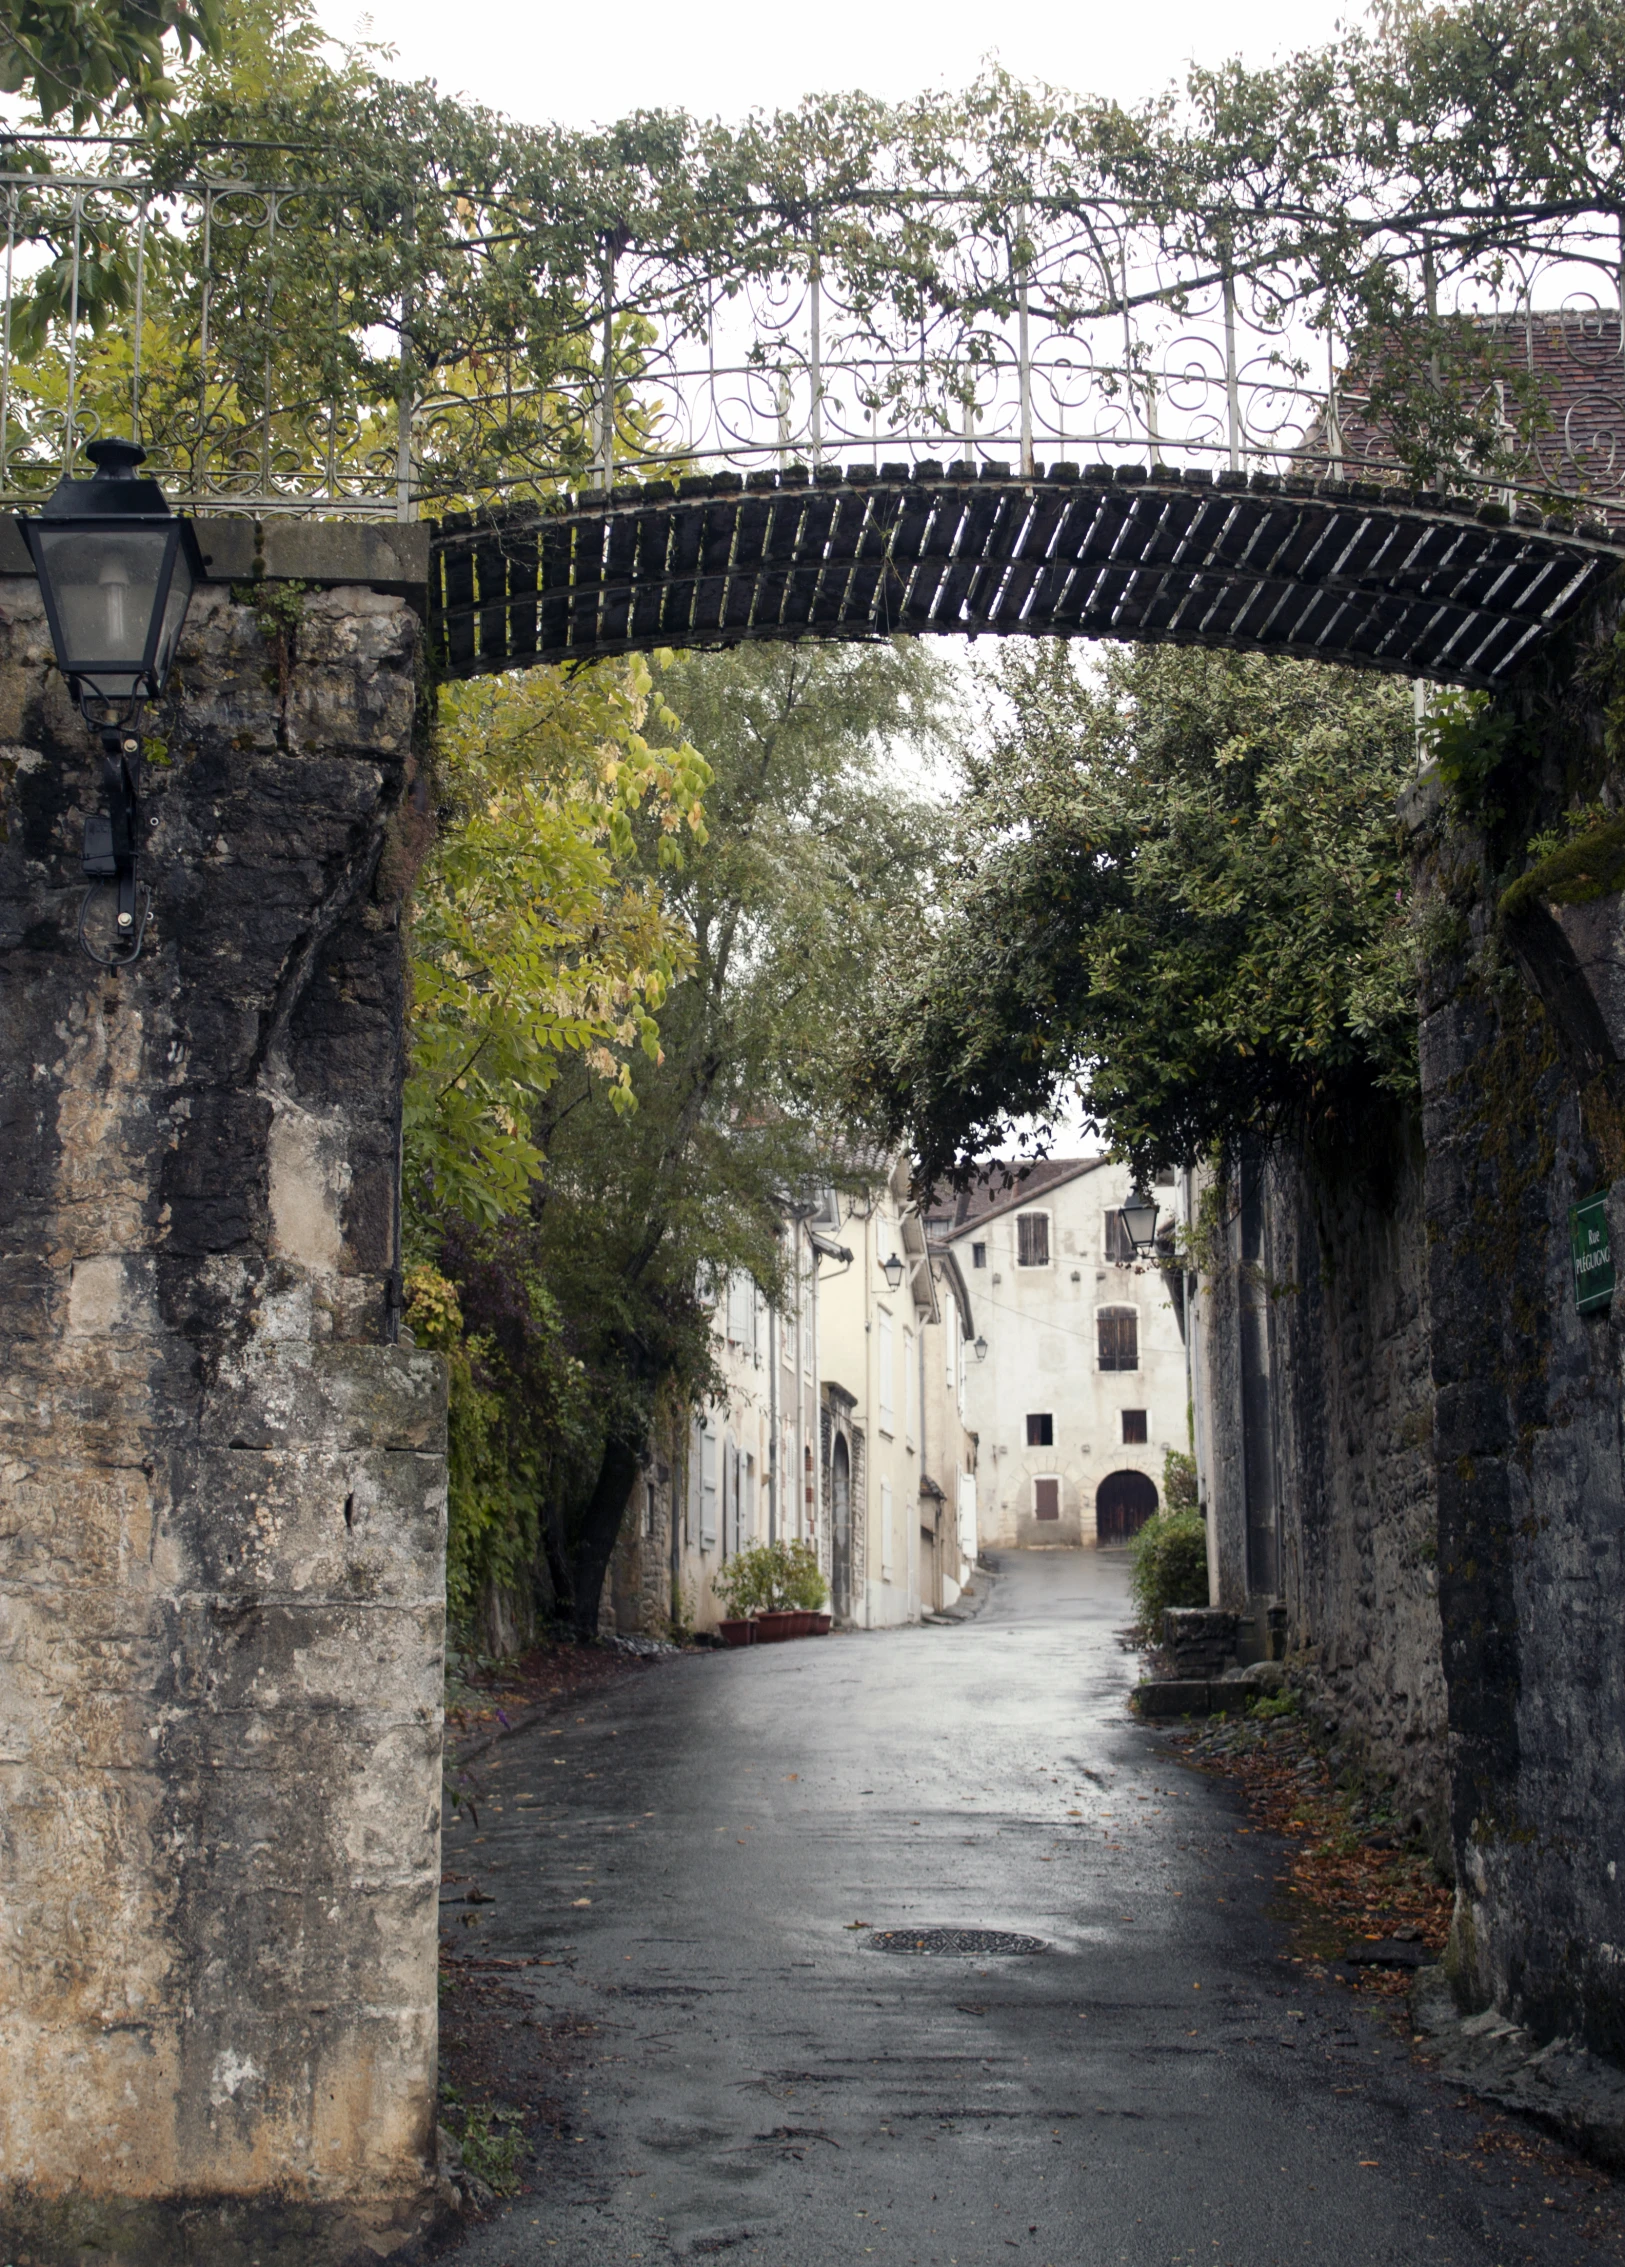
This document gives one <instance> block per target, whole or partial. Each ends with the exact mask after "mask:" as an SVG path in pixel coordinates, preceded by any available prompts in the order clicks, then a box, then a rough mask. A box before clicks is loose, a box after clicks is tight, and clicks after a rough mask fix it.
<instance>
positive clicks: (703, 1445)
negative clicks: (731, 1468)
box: [700, 1427, 721, 1551]
mask: <svg viewBox="0 0 1625 2267" xmlns="http://www.w3.org/2000/svg"><path fill="white" fill-rule="evenodd" d="M720 1445H721V1444H720V1442H719V1441H718V1439H717V1436H716V1434H715V1433H714V1432H712V1431H711V1430H710V1428H709V1427H707V1429H706V1430H705V1431H704V1432H703V1433H701V1435H700V1549H701V1550H702V1551H708V1550H711V1549H713V1548H714V1547H715V1544H716V1539H717V1450H718V1448H719V1447H720Z"/></svg>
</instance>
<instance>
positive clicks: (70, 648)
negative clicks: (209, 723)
mask: <svg viewBox="0 0 1625 2267" xmlns="http://www.w3.org/2000/svg"><path fill="white" fill-rule="evenodd" d="M146 453H147V452H146V450H145V449H143V448H142V447H141V446H140V445H139V443H138V442H135V441H111V440H109V441H92V442H91V444H90V446H89V448H88V449H87V450H86V451H85V454H86V456H88V457H89V459H90V461H91V463H92V464H93V465H94V466H95V467H96V473H95V477H94V478H93V479H91V480H61V481H58V483H57V486H56V489H55V491H54V493H53V494H52V496H51V499H50V502H49V503H48V504H47V505H46V506H45V508H44V510H43V511H42V512H41V513H40V516H39V518H38V519H36V520H27V519H25V520H23V521H22V522H21V526H22V531H23V540H24V541H25V542H26V543H27V545H28V549H29V555H30V557H31V558H32V559H33V562H34V571H35V573H36V574H37V575H38V576H39V584H40V594H41V596H42V597H43V599H44V601H45V618H46V620H47V622H48V623H49V624H50V629H51V643H52V645H53V646H54V647H55V649H56V660H57V667H58V668H59V669H60V670H61V672H62V674H63V676H64V677H65V678H66V679H67V680H68V688H69V690H70V691H71V692H72V694H73V696H74V698H75V700H77V702H78V703H79V707H80V711H81V713H82V714H83V716H84V719H85V722H86V723H87V724H88V725H89V726H90V727H91V729H92V730H93V731H95V732H98V733H100V735H101V743H102V755H103V758H104V766H103V769H104V774H105V778H106V783H107V796H108V808H107V810H106V811H105V812H96V813H93V814H92V815H91V816H90V817H89V818H88V819H86V821H85V848H84V872H85V879H86V880H87V881H88V882H89V884H90V888H89V889H88V890H87V891H86V893H85V903H84V906H83V908H82V909H81V911H80V915H79V942H80V944H81V945H83V946H84V949H85V951H86V952H87V953H89V954H90V957H91V959H92V960H95V961H99V962H100V963H101V964H102V965H103V966H104V967H119V966H122V965H123V964H124V963H125V962H127V961H132V960H134V959H135V958H136V957H137V955H138V954H139V953H140V950H141V931H142V929H144V928H145V926H146V917H145V915H144V914H143V916H142V919H141V922H140V924H139V926H138V925H137V922H136V889H135V867H136V851H137V845H138V841H139V831H140V823H141V815H140V806H139V803H138V801H137V797H136V790H135V775H134V773H133V772H132V770H131V758H132V757H134V758H136V759H139V757H140V752H141V743H140V741H139V739H138V738H137V737H136V736H135V734H134V732H133V730H132V726H133V724H134V721H135V716H136V712H137V710H138V709H139V708H140V706H141V704H142V703H143V702H144V701H154V700H156V699H157V698H158V696H159V695H160V694H161V693H162V691H163V689H164V685H165V682H166V680H167V679H168V676H169V671H170V665H171V663H172V662H173V661H174V658H175V647H176V645H177V643H178V642H179V639H180V634H181V625H182V623H183V622H184V621H185V619H186V609H187V607H188V606H189V605H190V604H191V601H192V593H193V591H194V590H195V589H196V587H197V585H198V584H199V582H201V581H202V579H203V556H202V553H201V552H200V551H199V550H198V543H197V537H196V535H195V534H194V533H193V531H192V525H191V522H190V521H189V520H183V519H177V518H176V517H175V514H174V513H173V512H172V511H171V510H170V508H169V504H168V501H167V499H166V498H165V495H164V492H163V490H162V489H161V488H160V487H159V485H158V483H157V481H156V480H142V479H141V478H139V477H138V475H137V473H136V469H135V468H136V466H137V465H138V464H141V463H144V462H145V459H146ZM103 884H111V885H112V886H113V887H114V888H115V889H116V891H117V893H118V912H117V937H116V949H115V951H114V952H113V953H112V954H111V955H107V954H102V953H98V952H96V951H94V950H93V948H92V947H91V946H90V944H89V943H88V942H87V941H86V938H85V914H86V913H87V912H88V911H89V908H90V900H91V897H92V896H93V895H94V893H95V891H96V890H97V889H98V888H99V887H100V886H102V885H103Z"/></svg>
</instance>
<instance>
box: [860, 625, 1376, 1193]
mask: <svg viewBox="0 0 1625 2267" xmlns="http://www.w3.org/2000/svg"><path fill="white" fill-rule="evenodd" d="M987 683H988V689H989V693H990V695H991V696H992V697H993V699H994V700H995V701H996V703H997V706H996V707H994V708H993V709H992V712H991V715H990V719H989V724H988V738H989V752H988V753H987V754H985V755H984V756H982V757H981V758H979V759H978V760H977V761H976V762H975V763H974V764H973V765H972V766H971V767H970V770H969V775H968V787H967V793H966V795H965V798H964V800H963V802H962V805H961V807H960V810H959V813H958V834H957V849H958V856H957V862H956V866H955V870H954V876H953V884H952V888H951V890H950V892H949V895H948V899H947V904H946V907H945V910H944V914H943V917H942V919H941V921H940V922H939V923H938V924H936V925H935V926H934V927H933V928H932V929H930V930H929V931H927V932H926V933H924V934H923V935H922V937H921V940H920V944H919V947H918V950H917V952H916V956H915V959H914V963H913V965H912V967H911V968H909V969H908V970H907V971H906V972H903V976H902V981H900V983H899V985H898V988H897V990H896V992H895V993H894V994H893V995H892V997H891V998H890V999H889V1000H888V1002H887V1003H886V1005H885V1007H884V1009H883V1011H882V1013H881V1015H880V1016H879V1017H878V1018H877V1019H876V1022H875V1026H874V1028H873V1031H872V1033H871V1037H870V1047H869V1054H868V1057H867V1062H866V1067H865V1071H864V1074H863V1076H864V1083H865V1086H866V1088H867V1090H868V1091H869V1092H870V1093H871V1094H873V1095H875V1096H877V1097H878V1101H879V1106H880V1108H881V1110H882V1113H883V1117H884V1120H885V1123H886V1125H887V1127H888V1129H889V1131H890V1132H891V1133H892V1134H893V1135H894V1136H899V1137H906V1138H907V1139H908V1140H909V1141H910V1143H911V1145H912V1147H913V1149H914V1151H915V1155H916V1157H917V1159H918V1162H919V1171H920V1174H921V1177H922V1179H927V1180H929V1179H937V1178H943V1177H946V1176H948V1175H950V1174H952V1173H953V1172H955V1171H956V1170H957V1171H961V1172H962V1171H964V1170H967V1169H970V1168H972V1167H973V1166H974V1164H975V1162H976V1160H977V1159H978V1158H980V1157H982V1156H985V1155H986V1154H987V1153H988V1151H989V1150H991V1149H994V1148H996V1147H997V1146H998V1145H999V1143H1000V1141H1001V1139H1002V1138H1004V1136H1005V1135H1006V1133H1007V1132H1008V1129H1009V1127H1010V1126H1011V1124H1012V1123H1013V1122H1015V1121H1016V1120H1018V1119H1020V1118H1021V1117H1022V1116H1024V1115H1027V1114H1034V1115H1038V1116H1043V1115H1044V1114H1046V1113H1047V1112H1048V1111H1049V1110H1051V1109H1052V1108H1053V1107H1054V1106H1055V1105H1056V1103H1057V1102H1058V1100H1059V1099H1060V1098H1061V1097H1063V1096H1064V1094H1065V1093H1066V1091H1067V1090H1068V1089H1069V1088H1070V1087H1072V1086H1074V1085H1075V1086H1077V1087H1078V1088H1080V1089H1081V1090H1082V1092H1083V1094H1084V1096H1085V1098H1086V1100H1087V1103H1088V1106H1089V1108H1090V1110H1091V1112H1092V1114H1093V1115H1094V1117H1095V1119H1096V1121H1097V1123H1099V1124H1101V1125H1102V1126H1104V1127H1106V1128H1107V1129H1109V1133H1110V1137H1111V1140H1112V1142H1113V1144H1114V1146H1115V1148H1116V1150H1117V1152H1118V1154H1120V1155H1123V1156H1126V1157H1128V1158H1130V1159H1131V1160H1132V1161H1133V1162H1134V1164H1135V1165H1136V1167H1137V1168H1139V1169H1141V1170H1147V1169H1149V1168H1151V1167H1153V1166H1155V1165H1159V1164H1163V1163H1171V1162H1174V1161H1183V1162H1195V1161H1197V1160H1198V1159H1201V1158H1203V1157H1205V1156H1207V1155H1208V1154H1209V1153H1210V1152H1211V1151H1213V1150H1214V1149H1215V1148H1221V1147H1223V1146H1224V1145H1227V1144H1229V1143H1232V1142H1235V1141H1237V1140H1238V1139H1240V1138H1242V1137H1248V1136H1250V1137H1256V1138H1259V1139H1262V1140H1266V1141H1267V1140H1270V1139H1273V1138H1275V1137H1277V1136H1280V1135H1283V1134H1288V1133H1290V1134H1293V1135H1296V1136H1299V1137H1304V1138H1327V1139H1333V1138H1337V1139H1342V1140H1344V1141H1348V1140H1352V1139H1354V1138H1355V1136H1356V1134H1357V1132H1358V1130H1359V1128H1360V1127H1361V1125H1362V1123H1363V1120H1364V1118H1365V1115H1366V1114H1367V1113H1368V1112H1369V1110H1370V1108H1371V1106H1372V1102H1373V1098H1374V1097H1380V1096H1383V1095H1388V1096H1396V1095H1397V1096H1405V1095H1409V1094H1410V1093H1412V1092H1414V1089H1415V1084H1416V1076H1417V1073H1416V1017H1415V1006H1414V984H1415V951H1414V939H1413V936H1412V932H1411V927H1410V921H1409V916H1408V914H1407V912H1406V910H1405V907H1404V904H1403V902H1402V900H1403V892H1404V883H1405V868H1404V864H1403V859H1402V853H1401V847H1400V842H1399V836H1398V829H1397V825H1396V821H1395V817H1394V798H1395V796H1396V794H1397V792H1398V790H1399V788H1400V786H1401V785H1402V784H1403V782H1404V781H1405V780H1406V779H1407V778H1408V777H1409V776H1410V773H1411V770H1412V767H1413V764H1414V750H1413V725H1412V720H1411V715H1410V704H1409V699H1408V695H1407V693H1406V691H1405V690H1404V689H1403V688H1401V687H1399V686H1397V685H1394V684H1392V683H1391V682H1389V681H1388V680H1386V679H1382V678H1376V677H1369V676H1366V677H1361V676H1357V675H1355V674H1353V673H1351V672H1347V671H1341V670H1334V669H1329V668H1326V667H1323V666H1321V665H1318V664H1312V663H1307V662H1297V661H1282V660H1273V659H1269V658H1265V657H1262V656H1242V655H1237V654H1228V653H1192V652H1183V651H1178V650H1173V649H1151V650H1140V651H1135V652H1128V653H1113V654H1111V655H1110V656H1109V657H1108V658H1107V659H1106V660H1105V661H1104V662H1103V663H1102V664H1101V665H1100V666H1099V668H1098V669H1095V668H1092V667H1091V666H1090V665H1089V664H1088V663H1082V664H1080V662H1079V661H1078V659H1077V658H1076V657H1075V655H1074V653H1073V652H1072V650H1071V649H1070V648H1069V647H1068V646H1066V645H1065V644H1064V643H1062V642H1061V641H1049V640H1035V641H1034V642H1033V644H1032V646H1031V647H1030V649H1028V650H1026V651H1023V652H1019V653H1018V652H1007V653H1005V654H1004V655H1003V656H1002V657H1001V659H1000V661H999V662H998V663H997V664H996V665H995V667H994V668H993V669H992V670H991V671H990V672H989V674H988V679H987Z"/></svg>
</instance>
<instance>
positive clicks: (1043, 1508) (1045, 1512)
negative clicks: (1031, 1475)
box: [1033, 1480, 1061, 1519]
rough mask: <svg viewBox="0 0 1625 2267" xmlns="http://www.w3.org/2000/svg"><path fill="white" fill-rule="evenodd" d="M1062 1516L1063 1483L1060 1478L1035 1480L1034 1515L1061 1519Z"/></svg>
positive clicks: (1042, 1517)
mask: <svg viewBox="0 0 1625 2267" xmlns="http://www.w3.org/2000/svg"><path fill="white" fill-rule="evenodd" d="M1060 1516H1061V1483H1060V1481H1059V1480H1035V1481H1034V1482H1033V1517H1034V1518H1035V1519H1059V1518H1060Z"/></svg>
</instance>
